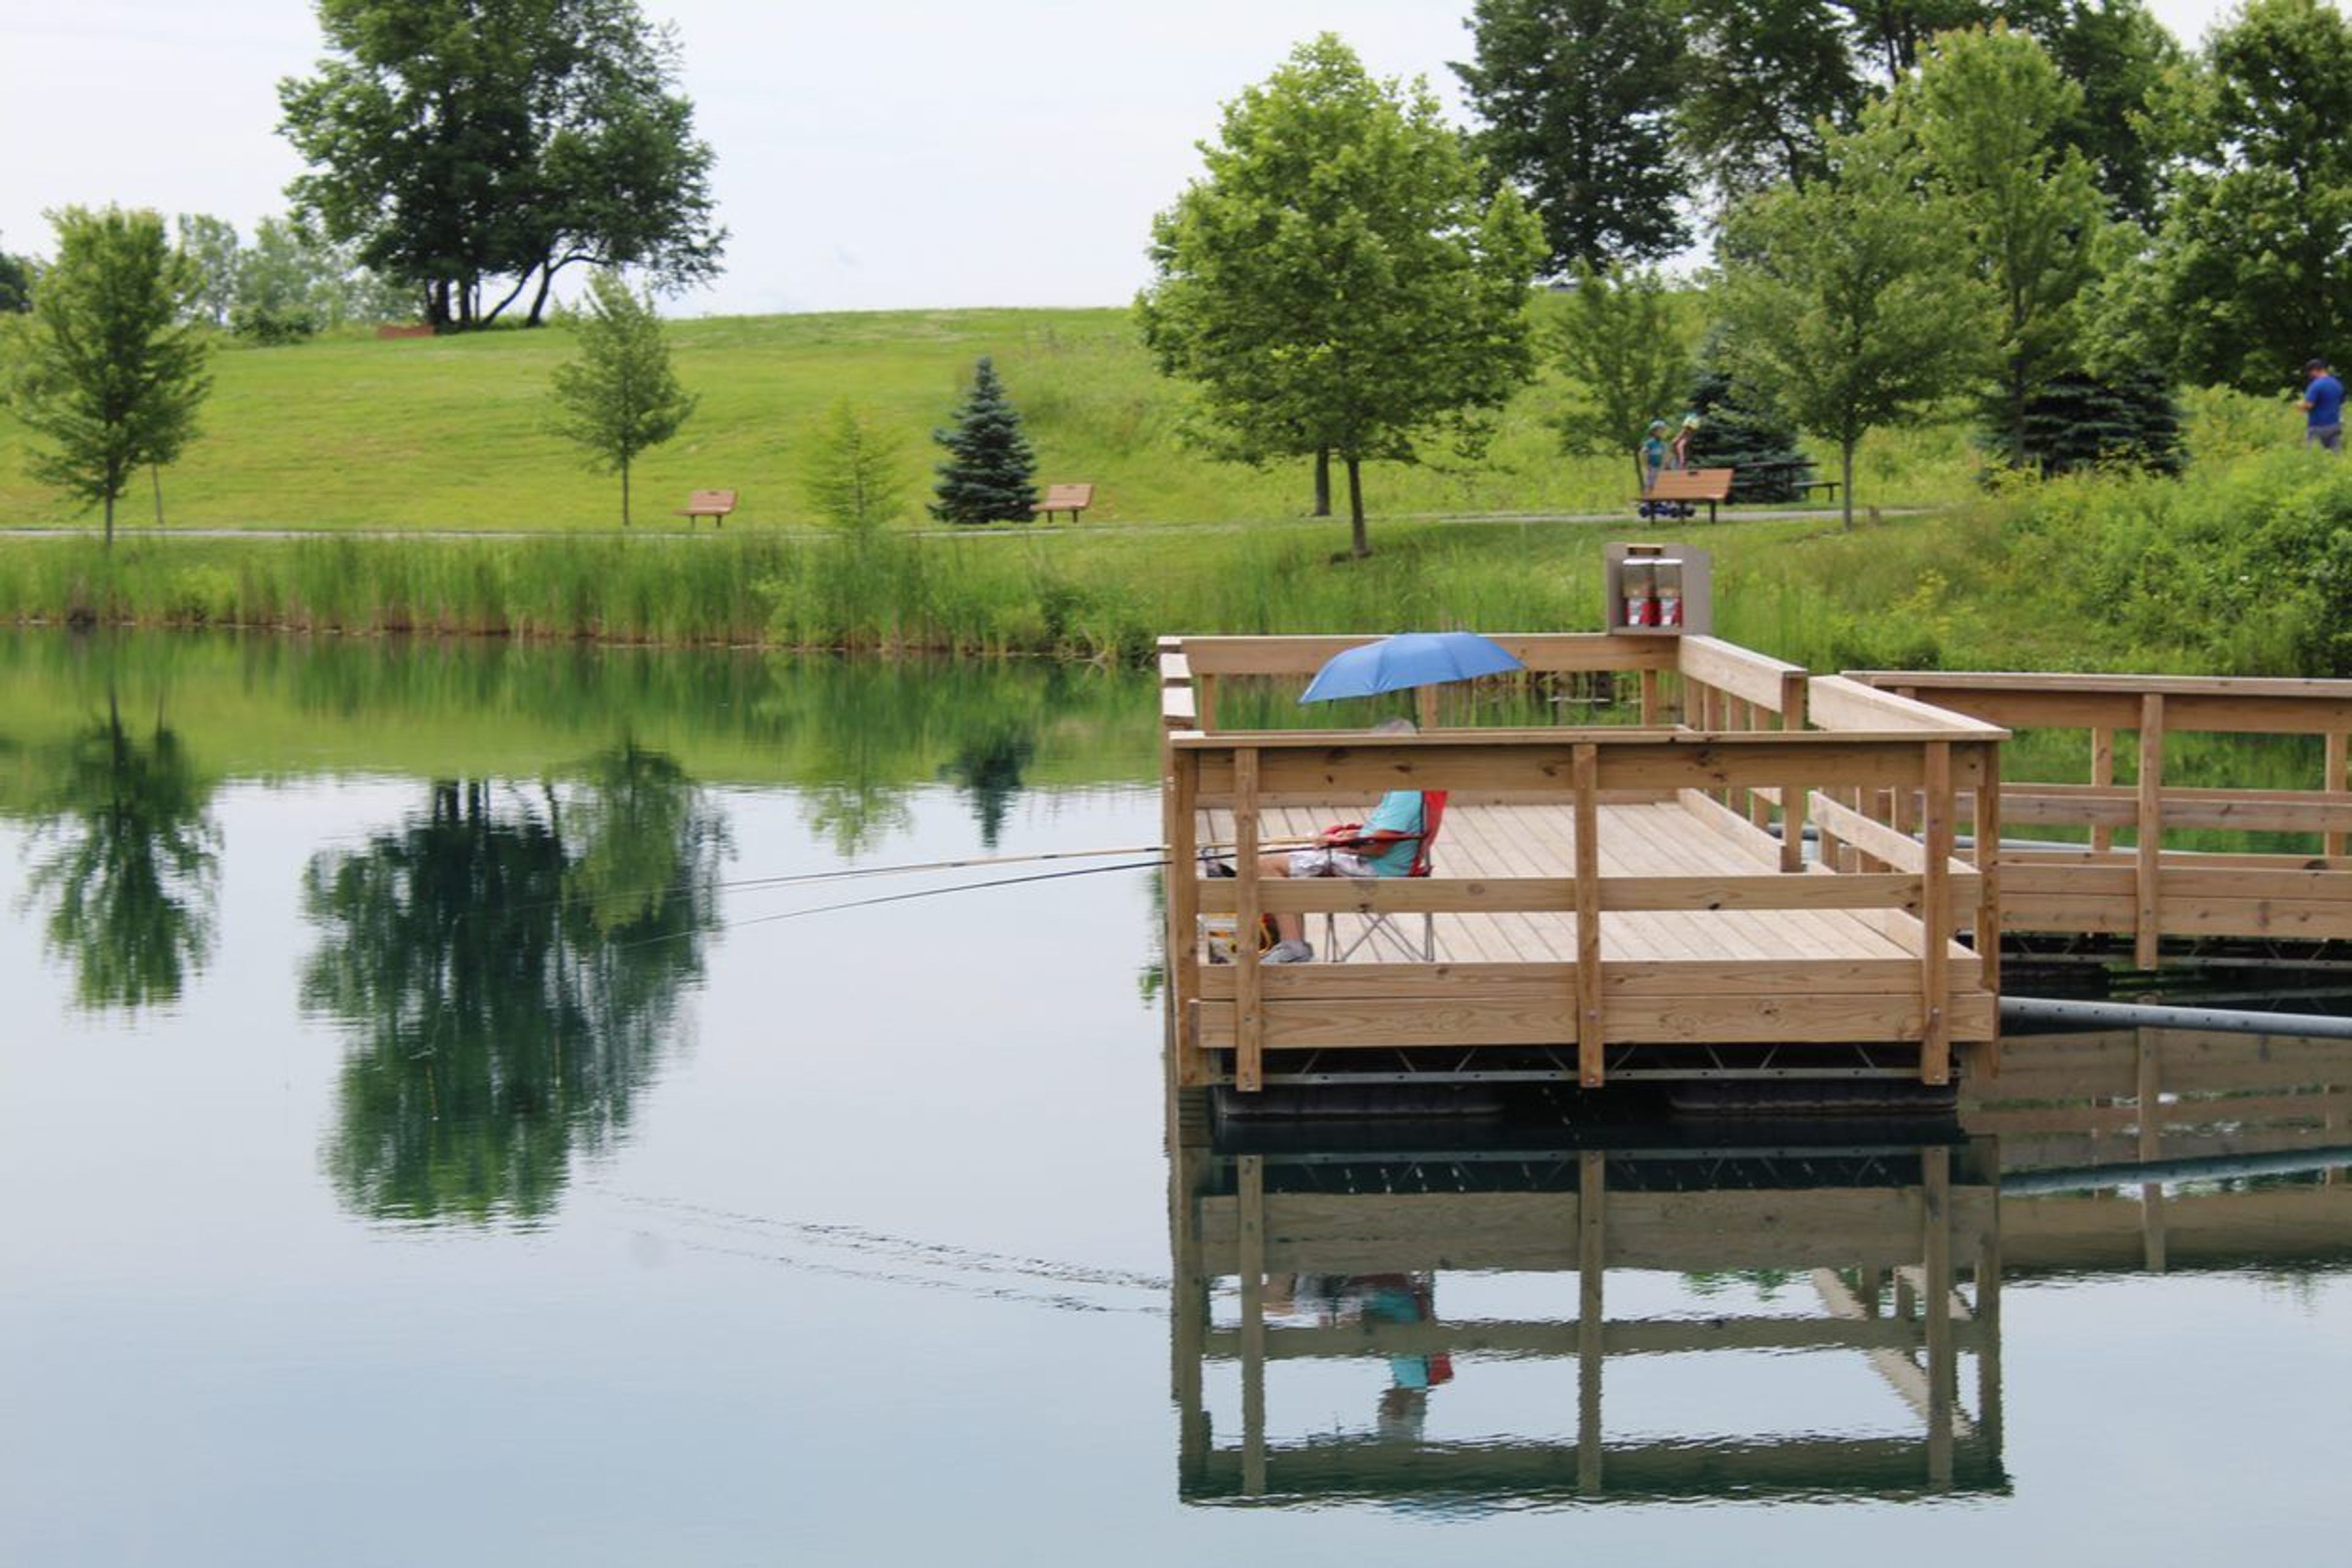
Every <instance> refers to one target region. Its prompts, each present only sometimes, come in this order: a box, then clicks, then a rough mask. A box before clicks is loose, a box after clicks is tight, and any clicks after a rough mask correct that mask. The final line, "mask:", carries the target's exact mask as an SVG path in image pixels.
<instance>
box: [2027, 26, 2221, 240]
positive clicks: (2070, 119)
mask: <svg viewBox="0 0 2352 1568" xmlns="http://www.w3.org/2000/svg"><path fill="white" fill-rule="evenodd" d="M2011 24H2012V25H2013V26H2018V27H2021V28H2023V29H2024V30H2025V31H2027V32H2029V33H2031V34H2032V35H2033V37H2035V38H2037V39H2039V40H2040V41H2041V43H2042V47H2043V48H2044V49H2046V50H2048V51H2049V54H2050V58H2051V60H2052V62H2053V64H2055V65H2056V66H2057V68H2058V70H2059V72H2060V74H2061V75H2063V76H2064V77H2065V78H2066V79H2067V80H2069V81H2071V82H2073V83H2074V85H2075V86H2077V87H2078V88H2080V89H2082V98H2081V100H2080V101H2079V103H2078V104H2077V105H2076V106H2075V108H2074V111H2073V112H2072V113H2071V114H2069V115H2067V116H2065V117H2064V118H2063V120H2062V121H2060V123H2059V125H2058V127H2057V134H2058V137H2059V140H2060V142H2062V143H2063V145H2065V146H2069V147H2073V148H2076V149H2078V150H2079V151H2080V152H2081V153H2082V154H2083V156H2084V157H2085V158H2087V159H2089V160H2090V161H2091V168H2092V171H2093V173H2094V174H2095V177H2096V178H2097V180H2098V183H2099V189H2100V190H2101V191H2103V192H2105V194H2106V197H2107V204H2108V209H2109V211H2110V212H2111V214H2112V215H2113V216H2116V217H2117V218H2121V219H2124V220H2126V221H2127V222H2130V223H2133V224H2136V225H2137V226H2139V227H2141V228H2142V229H2145V230H2147V231H2149V232H2151V233H2152V232H2154V230H2155V229H2156V227H2157V223H2158V187H2159V184H2160V183H2161V176H2162V173H2163V169H2164V165H2165V163H2166V159H2167V146H2166V142H2167V132H2166V129H2165V127H2164V125H2163V117H2162V115H2161V114H2160V113H2159V111H2158V103H2159V101H2160V100H2161V99H2162V97H2163V93H2164V89H2165V84H2166V81H2167V79H2168V78H2169V77H2171V76H2172V75H2173V74H2174V73H2175V72H2177V71H2178V70H2179V68H2180V67H2181V64H2182V57H2181V52H2180V45H2179V41H2178V40H2176V39H2175V38H2174V37H2173V36H2172V35H2171V34H2170V33H2169V32H2168V31H2166V30H2165V26H2164V24H2163V23H2161V22H2159V21H2158V20H2157V19H2156V17H2155V16H2154V15H2153V14H2152V13H2150V12H2149V10H2148V9H2147V5H2144V4H2143V3H2142V0H2050V3H2049V4H2048V7H2047V10H2046V11H2042V12H2039V13H2037V12H2036V11H2035V10H2033V9H2029V8H2025V7H2019V8H2017V9H2015V10H2013V11H2012V12H2011Z"/></svg>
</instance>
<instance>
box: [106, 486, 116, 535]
mask: <svg viewBox="0 0 2352 1568" xmlns="http://www.w3.org/2000/svg"><path fill="white" fill-rule="evenodd" d="M106 547H107V548H108V549H109V550H111V549H113V548H114V492H113V491H111V490H109V491H108V492H107V496H106Z"/></svg>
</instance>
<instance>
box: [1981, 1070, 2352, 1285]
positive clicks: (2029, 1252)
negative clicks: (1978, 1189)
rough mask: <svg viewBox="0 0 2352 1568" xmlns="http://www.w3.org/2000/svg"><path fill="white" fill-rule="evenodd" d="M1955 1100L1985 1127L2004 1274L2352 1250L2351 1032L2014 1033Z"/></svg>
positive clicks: (2268, 1261)
mask: <svg viewBox="0 0 2352 1568" xmlns="http://www.w3.org/2000/svg"><path fill="white" fill-rule="evenodd" d="M1961 1115H1962V1119H1963V1121H1964V1122H1965V1124H1966V1125H1967V1127H1968V1128H1969V1131H1971V1132H1977V1133H1990V1134H1994V1135H1997V1136H1998V1138H1999V1139H2000V1152H2001V1168H2002V1187H2003V1189H2004V1191H2006V1192H2007V1193H2008V1194H2010V1196H2011V1202H2010V1203H2009V1205H2007V1207H2006V1209H2005V1210H2004V1212H2003V1216H2002V1228H2003V1231H2004V1238H2003V1242H2002V1249H2003V1254H2004V1257H2005V1259H2006V1262H2007V1266H2008V1268H2009V1269H2010V1271H2011V1273H2012V1274H2022V1273H2043V1272H2063V1271H2082V1270H2095V1271H2101V1272H2107V1271H2115V1270H2120V1269H2142V1268H2145V1269H2147V1270H2151V1271H2161V1270H2165V1269H2183V1268H2262V1267H2278V1266H2286V1265H2293V1264H2297V1263H2307V1262H2314V1261H2323V1260H2324V1261H2333V1262H2340V1261H2342V1260H2345V1259H2347V1258H2352V1042H2347V1041H2342V1040H2317V1039H2300V1038H2285V1037H2277V1036H2268V1035H2230V1034H2218V1033H2210V1032H2205V1031H2199V1030H2186V1029H2137V1030H2134V1029H2119V1030H2108V1031H2102V1032H2098V1033H2089V1034H2079V1035H2053V1036H2041V1037H2027V1038H2020V1039H2012V1040H2011V1041H2010V1042H2009V1045H2008V1047H2007V1051H2006V1054H2005V1055H2004V1057H2003V1059H2002V1063H2001V1070H2000V1075H1999V1076H1998V1077H1997V1078H1993V1079H1987V1080H1984V1081H1983V1082H1980V1083H1977V1084H1972V1085H1970V1086H1969V1093H1968V1094H1967V1096H1966V1097H1965V1098H1964V1100H1963V1101H1962V1107H1961ZM2021 1200H2022V1201H2021Z"/></svg>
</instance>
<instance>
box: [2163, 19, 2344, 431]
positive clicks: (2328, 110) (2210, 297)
mask: <svg viewBox="0 0 2352 1568" xmlns="http://www.w3.org/2000/svg"><path fill="white" fill-rule="evenodd" d="M2181 113H2182V118H2183V120H2184V121H2185V122H2186V125H2187V129H2188V134H2189V157H2188V162H2187V165H2186V166H2185V167H2184V168H2182V169H2180V170H2179V171H2178V172H2176V174H2174V176H2173V185H2172V195H2171V199H2170V201H2169V203H2168V206H2167V209H2166V214H2165V223H2164V230H2163V234H2162V236H2161V238H2160V241H2159V259H2158V265H2159V266H2160V268H2162V271H2163V275H2164V278H2165V283H2166V289H2165V293H2166V296H2167V302H2168V306H2169V308H2170V311H2169V313H2170V315H2171V317H2172V322H2171V324H2172V326H2173V327H2174V328H2176V329H2177V331H2178V332H2179V342H2180V353H2181V365H2180V368H2181V369H2182V370H2183V371H2184V372H2185V373H2187V374H2189V375H2190V376H2191V377H2195V378H2200V379H2205V380H2214V381H2226V382H2229V383H2231V384H2233V385H2236V386H2239V387H2242V388H2244V389H2245V390H2247V391H2262V392H2269V391H2275V390H2277V389H2278V388H2279V387H2280V386H2281V385H2282V384H2290V383H2292V382H2293V380H2294V371H2295V368H2296V367H2297V366H2299V365H2301V364H2302V363H2303V362H2304V361H2305V359H2307V358H2309V357H2310V356H2312V355H2313V354H2315V353H2316V354H2326V353H2330V352H2332V351H2334V350H2335V348H2336V345H2339V344H2342V343H2346V342H2352V291H2347V289H2346V288H2345V287H2344V279H2345V278H2346V276H2347V272H2352V141H2347V138H2346V135H2345V127H2346V126H2347V125H2352V25H2347V22H2346V21H2345V18H2344V16H2342V14H2341V13H2339V12H2338V11H2337V10H2336V8H2335V7H2334V6H2333V5H2320V4H2318V3H2317V0H2247V3H2246V5H2245V7H2244V9H2243V10H2242V11H2241V12H2240V13H2239V15H2238V16H2237V18H2236V20H2234V21H2233V22H2231V23H2230V24H2229V25H2228V26H2223V27H2221V28H2220V29H2219V30H2217V31H2216V32H2214V33H2213V34H2211V35H2210V37H2209V38H2208V40H2207V48H2206V57H2205V59H2204V61H2203V62H2202V68H2201V69H2200V70H2199V71H2198V72H2197V73H2196V75H2195V77H2194V79H2192V80H2191V82H2190V83H2189V87H2188V89H2187V90H2186V93H2185V102H2184V103H2183V104H2182V106H2181Z"/></svg>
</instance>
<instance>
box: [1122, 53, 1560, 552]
mask: <svg viewBox="0 0 2352 1568" xmlns="http://www.w3.org/2000/svg"><path fill="white" fill-rule="evenodd" d="M1201 152H1202V158H1203V159H1204V161H1205V162H1206V163H1207V170H1206V174H1205V175H1204V177H1202V179H1199V180H1197V181H1195V182H1194V183H1193V184H1192V185H1191V186H1189V187H1188V188H1187V189H1186V190H1185V191H1184V193H1183V194H1182V195H1181V196H1179V197H1178V198H1177V201H1176V205H1174V206H1172V207H1171V208H1170V209H1169V210H1168V211H1166V212H1164V213H1161V214H1160V216H1158V217H1157V218H1155V219H1154V220H1153V222H1152V241H1151V262H1152V271H1153V281H1152V283H1151V284H1150V287H1148V288H1147V289H1145V290H1144V291H1143V292H1142V294H1141V295H1140V296H1139V298H1138V300H1137V302H1136V308H1137V314H1138V317H1139V322H1140V325H1141V327H1142V331H1143V337H1144V342H1146V343H1147V344H1148V345H1149V346H1150V349H1151V351H1152V353H1153V354H1154V356H1155V357H1156V358H1157V359H1158V361H1159V363H1160V369H1161V370H1162V371H1163V372H1165V373H1166V374H1170V375H1174V376H1181V377H1182V378H1184V379H1185V380H1188V381H1191V382H1192V383H1194V384H1196V385H1197V387H1198V388H1199V391H1200V396H1201V405H1202V407H1201V413H1202V420H1203V425H1204V427H1205V429H1206V430H1207V431H1209V432H1211V433H1212V435H1211V439H1212V440H1213V448H1212V449H1213V450H1215V451H1216V452H1217V453H1218V455H1220V456H1222V457H1225V458H1237V459H1240V460H1243V461H1249V462H1261V463H1262V462H1265V461H1269V460H1271V459H1273V458H1312V457H1314V456H1315V455H1316V454H1317V453H1318V452H1324V451H1328V452H1329V453H1331V454H1332V455H1333V456H1335V457H1337V458H1339V460H1340V462H1341V463H1342V464H1344V465H1345V467H1346V469H1347V474H1348V494H1349V525H1350V529H1351V533H1352V544H1353V552H1354V553H1355V554H1356V555H1358V556H1364V555H1369V554H1370V552H1371V546H1370V542H1369V540H1368V539H1367V537H1366V532H1365V528H1364V500H1363V479H1362V465H1363V464H1364V463H1365V462H1366V461H1368V460H1389V461H1395V462H1406V463H1410V462H1417V461H1419V459H1420V445H1421V443H1422V442H1423V441H1425V440H1427V439H1429V438H1430V437H1432V436H1433V435H1444V436H1446V437H1451V438H1452V439H1453V440H1454V443H1455V444H1456V445H1457V446H1458V447H1461V448H1462V449H1464V450H1470V451H1475V449H1476V448H1477V447H1478V445H1479V443H1480V442H1481V440H1482V439H1483V437H1484V434H1485V425H1484V421H1483V416H1485V415H1486V412H1487V411H1489V410H1492V409H1494V408H1497V407H1499V406H1500V405H1502V404H1503V403H1504V402H1505V401H1507V399H1508V397H1509V396H1510V395H1511V393H1512V392H1513V391H1514V390H1515V389H1517V387H1518V386H1519V385H1520V384H1522V383H1523V382H1524V381H1525V380H1526V379H1527V377H1528V374H1529V370H1530V363H1531V355H1532V351H1531V348H1530V344H1529V336H1530V332H1529V327H1528V314H1527V302H1528V279H1529V278H1530V277H1531V276H1532V275H1533V273H1534V270H1535V268H1536V266H1537V265H1538V261H1539V260H1540V258H1541V257H1542V256H1543V253H1544V247H1543V237H1542V232H1541V227H1540V226H1539V225H1538V223H1537V222H1536V220H1535V219H1534V218H1533V217H1532V216H1530V215H1529V214H1528V211H1527V210H1526V208H1525V207H1524V206H1523V205H1521V203H1520V202H1519V199H1518V197H1517V195H1515V194H1514V193H1512V192H1511V191H1509V190H1508V189H1506V190H1503V191H1500V192H1498V193H1496V195H1494V196H1492V197H1491V198H1488V197H1486V196H1483V195H1481V192H1480V180H1481V171H1480V168H1479V165H1478V163H1477V162H1476V161H1475V159H1474V158H1472V157H1471V156H1470V155H1469V154H1468V153H1466V152H1465V149H1464V148H1463V146H1462V143H1461V141H1460V138H1459V137H1458V136H1456V135H1455V133H1454V132H1453V131H1452V130H1451V129H1450V128H1448V127H1447V126H1446V125H1445V123H1444V121H1443V119H1442V118H1441V117H1440V115H1439V113H1438V108H1437V101H1436V100H1435V99H1434V98H1433V96H1432V95H1431V94H1430V91H1429V89H1428V88H1427V86H1426V85H1425V84H1422V83H1418V82H1416V83H1415V84H1414V85H1413V86H1412V88H1411V89H1409V90H1406V89H1400V88H1399V87H1398V86H1397V84H1395V83H1394V82H1385V83H1384V82H1376V81H1374V80H1373V79H1371V78H1370V77H1369V76H1367V75H1366V74H1365V71H1364V68H1363V66H1362V64H1361V63H1360V61H1359V60H1358V59H1357V58H1356V56H1355V54H1354V52H1353V51H1351V50H1350V49H1349V47H1347V45H1345V44H1343V43H1341V42H1340V41H1339V38H1337V37H1333V36H1332V35H1330V34H1328V33H1327V34H1325V35H1323V36H1322V37H1319V38H1317V39H1316V40H1314V41H1313V42H1311V43H1307V44H1303V45H1301V46H1299V47H1297V49H1296V50H1294V51H1293V52H1292V53H1291V56H1290V58H1289V59H1288V60H1287V61H1286V62H1285V63H1284V64H1283V66H1282V67H1281V68H1279V69H1277V70H1276V72H1275V73H1274V75H1273V77H1272V78H1271V79H1268V80H1267V81H1266V82H1265V84H1264V85H1262V86H1256V87H1252V88H1250V89H1246V90H1245V91H1244V93H1243V94H1242V96H1241V97H1240V98H1239V99H1237V100H1234V102H1232V103H1229V104H1227V105H1226V106H1225V110H1224V116H1223V128H1222V131H1221V133H1220V136H1219V139H1218V142H1216V143H1215V144H1214V145H1211V144H1207V143H1203V144H1202V149H1201Z"/></svg>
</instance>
